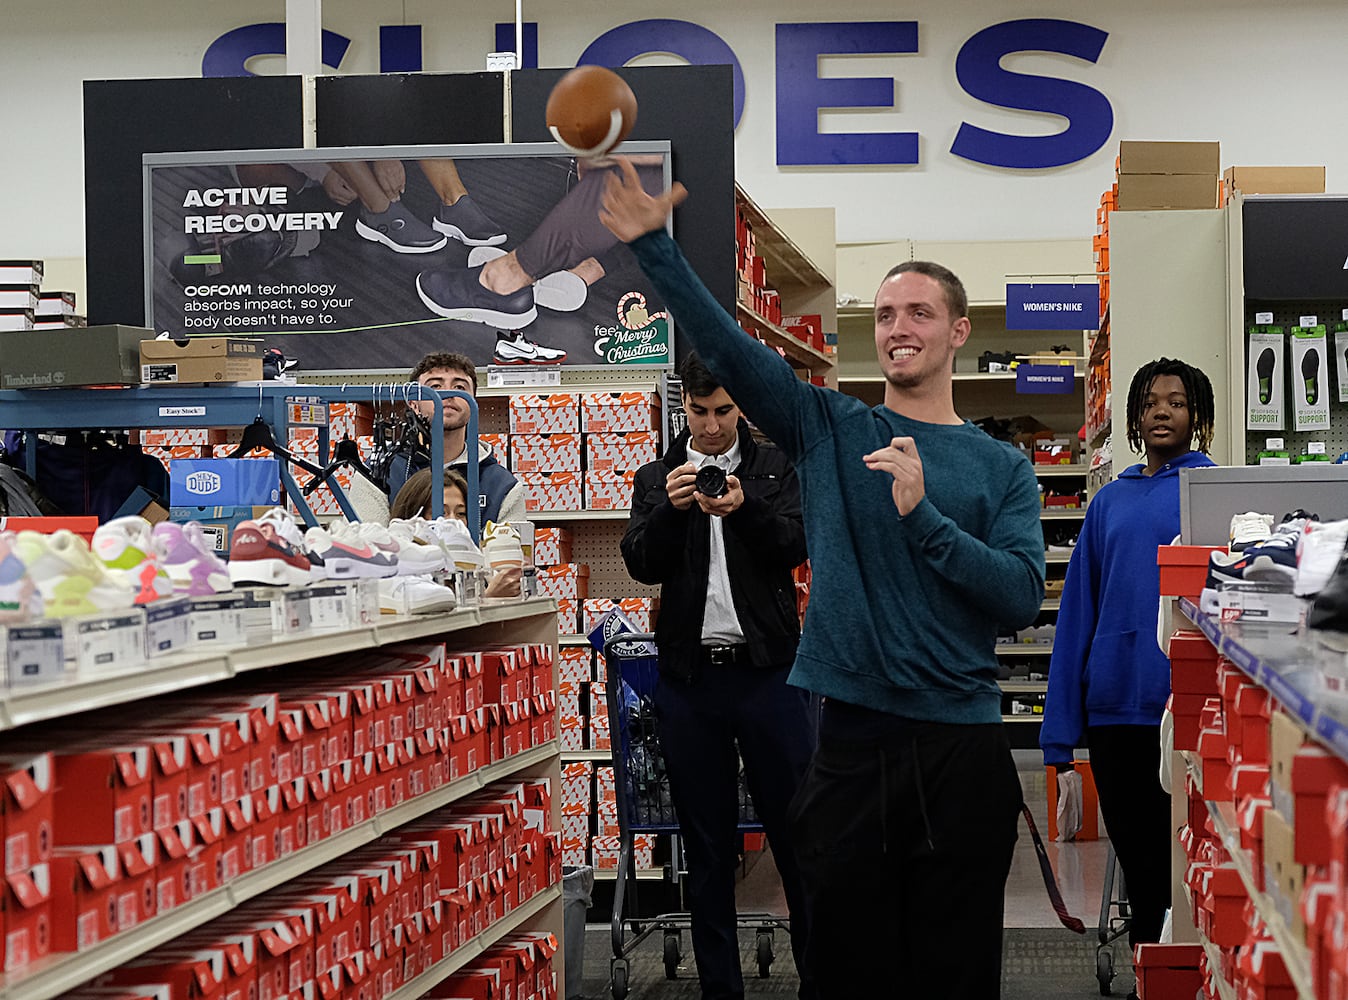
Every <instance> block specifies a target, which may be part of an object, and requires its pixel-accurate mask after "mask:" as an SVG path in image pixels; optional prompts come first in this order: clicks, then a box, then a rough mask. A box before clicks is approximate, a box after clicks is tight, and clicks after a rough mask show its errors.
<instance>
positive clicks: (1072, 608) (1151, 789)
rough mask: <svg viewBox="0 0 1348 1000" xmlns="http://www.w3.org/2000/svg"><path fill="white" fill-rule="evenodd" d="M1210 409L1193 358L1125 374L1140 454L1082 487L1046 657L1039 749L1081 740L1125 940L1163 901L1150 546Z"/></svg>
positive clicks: (1194, 458)
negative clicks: (1124, 896) (1077, 527)
mask: <svg viewBox="0 0 1348 1000" xmlns="http://www.w3.org/2000/svg"><path fill="white" fill-rule="evenodd" d="M1214 412H1215V404H1214V402H1213V394H1212V383H1211V382H1210V381H1209V380H1208V377H1207V376H1206V375H1205V374H1203V372H1202V371H1200V370H1199V369H1197V368H1194V367H1193V366H1192V365H1187V364H1185V363H1184V362H1183V361H1175V360H1172V359H1169V358H1161V359H1160V360H1158V361H1153V362H1151V363H1150V364H1147V365H1143V366H1142V367H1141V368H1140V369H1138V371H1137V373H1136V374H1134V376H1133V380H1132V383H1131V384H1130V386H1129V388H1128V410H1127V414H1128V415H1127V422H1128V443H1129V444H1130V445H1132V447H1133V450H1134V451H1139V452H1143V453H1144V455H1145V461H1143V462H1141V463H1139V464H1137V465H1132V466H1129V467H1128V468H1127V469H1125V470H1124V471H1123V472H1121V473H1119V477H1118V478H1117V479H1116V480H1114V481H1113V482H1112V483H1108V484H1106V485H1105V486H1104V487H1103V488H1102V489H1100V490H1099V491H1098V492H1097V493H1096V494H1095V496H1093V497H1092V498H1091V505H1090V507H1088V508H1087V510H1086V518H1085V520H1084V521H1083V522H1082V525H1081V533H1080V535H1079V536H1078V538H1077V544H1076V547H1075V548H1074V550H1073V552H1072V561H1071V563H1069V564H1068V567H1067V579H1066V581H1065V583H1064V586H1063V594H1062V606H1061V609H1060V610H1059V612H1058V628H1057V633H1056V634H1055V636H1054V639H1053V658H1052V659H1051V660H1050V661H1049V672H1048V696H1047V699H1046V704H1045V706H1044V724H1043V726H1042V727H1041V729H1040V733H1039V744H1040V746H1041V747H1042V748H1043V751H1044V763H1045V764H1047V765H1048V766H1050V767H1053V768H1054V769H1055V770H1057V771H1064V770H1070V769H1071V767H1072V752H1073V750H1074V749H1075V748H1076V747H1079V746H1088V747H1089V748H1090V752H1091V772H1092V774H1093V775H1094V778H1095V784H1096V789H1097V791H1098V792H1099V796H1100V810H1101V812H1102V813H1103V814H1104V817H1105V825H1106V826H1108V827H1109V839H1110V841H1111V842H1112V843H1113V845H1114V852H1115V854H1116V855H1117V856H1118V859H1119V864H1120V866H1121V867H1122V868H1123V875H1124V879H1125V880H1126V881H1127V883H1128V901H1129V904H1130V906H1131V907H1132V920H1131V922H1130V923H1129V929H1128V940H1129V943H1130V944H1134V945H1136V944H1139V943H1143V942H1149V941H1157V940H1159V939H1160V933H1161V924H1162V921H1163V920H1164V917H1165V911H1166V908H1167V907H1168V906H1169V905H1170V841H1171V839H1172V838H1173V833H1172V830H1171V824H1170V796H1169V795H1167V794H1166V792H1165V790H1164V789H1163V788H1162V787H1161V782H1160V779H1159V777H1158V771H1157V768H1158V765H1159V764H1160V754H1161V751H1160V733H1161V713H1162V712H1163V711H1164V710H1165V703H1166V699H1167V698H1168V697H1169V696H1170V662H1169V660H1167V659H1166V656H1165V654H1164V653H1163V652H1161V649H1160V647H1159V646H1158V645H1157V644H1156V638H1155V633H1156V607H1157V601H1158V600H1159V599H1160V582H1159V577H1158V576H1157V573H1156V547H1157V546H1158V545H1167V544H1169V543H1170V542H1171V541H1172V540H1173V539H1174V538H1175V536H1176V535H1177V534H1179V530H1180V512H1179V500H1180V491H1179V480H1180V470H1181V469H1192V468H1201V467H1203V466H1208V465H1212V464H1213V462H1212V459H1210V458H1208V456H1207V455H1206V454H1205V453H1206V452H1207V450H1208V447H1209V446H1210V445H1211V443H1212V429H1213V415H1214ZM1195 445H1197V450H1194V446H1195Z"/></svg>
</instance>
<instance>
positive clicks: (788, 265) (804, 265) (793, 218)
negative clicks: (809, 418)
mask: <svg viewBox="0 0 1348 1000" xmlns="http://www.w3.org/2000/svg"><path fill="white" fill-rule="evenodd" d="M735 211H736V214H737V216H738V218H740V219H741V220H743V221H744V222H745V223H746V224H747V226H748V229H749V232H750V234H751V235H752V239H753V244H754V246H753V254H754V255H755V256H757V257H761V258H762V272H763V274H762V279H761V281H760V285H761V287H762V288H767V289H769V290H771V291H775V292H776V293H777V294H778V296H779V297H780V303H781V314H782V315H783V316H801V315H810V314H817V315H818V316H819V317H820V320H821V323H822V326H823V329H824V331H826V332H827V333H833V332H834V331H836V330H837V328H838V327H837V300H836V298H835V295H834V290H833V284H834V282H833V277H832V271H833V268H834V255H835V248H836V233H835V229H834V224H833V210H832V209H783V210H780V211H778V210H774V211H772V212H766V211H764V210H763V209H761V208H759V207H758V205H757V204H756V203H755V202H754V200H753V198H751V197H750V196H749V194H748V192H746V191H745V190H744V188H742V187H741V186H740V185H739V184H736V185H735ZM788 229H790V230H791V232H790V233H788V231H787V230H788ZM748 271H749V272H750V273H748V274H747V276H746V273H745V271H741V273H740V281H739V283H738V287H739V296H738V299H737V301H736V303H735V318H736V319H737V320H739V322H740V325H741V326H743V327H744V328H745V329H746V330H749V331H752V332H753V333H754V334H755V335H757V336H758V338H759V339H760V340H762V341H763V342H764V343H766V344H767V345H768V346H769V347H773V348H776V349H778V350H780V351H781V352H782V354H783V355H784V356H785V357H786V360H787V361H788V362H790V363H791V366H792V367H793V368H795V369H797V371H798V372H799V373H800V374H801V375H803V376H805V377H814V378H816V379H822V380H823V381H824V383H826V384H828V385H834V384H836V379H835V376H834V367H835V362H836V357H837V353H836V348H833V347H832V345H828V346H825V347H824V348H823V349H822V350H821V349H820V347H819V346H818V345H811V344H810V343H807V342H806V341H803V340H800V339H798V338H797V337H795V336H794V335H793V334H792V333H791V332H789V331H788V330H786V329H785V328H784V327H783V326H782V324H781V323H780V322H776V321H774V319H772V318H769V317H768V316H765V315H763V311H762V310H761V309H757V308H755V306H754V302H753V299H752V295H753V293H754V291H755V289H754V287H753V280H752V279H753V274H752V265H750V267H749V268H748Z"/></svg>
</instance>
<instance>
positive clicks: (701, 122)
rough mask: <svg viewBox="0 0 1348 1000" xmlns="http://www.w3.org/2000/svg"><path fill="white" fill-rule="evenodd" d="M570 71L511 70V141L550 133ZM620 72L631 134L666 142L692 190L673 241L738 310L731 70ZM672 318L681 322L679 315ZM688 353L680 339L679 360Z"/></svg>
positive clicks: (678, 176)
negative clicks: (628, 96) (547, 112)
mask: <svg viewBox="0 0 1348 1000" xmlns="http://www.w3.org/2000/svg"><path fill="white" fill-rule="evenodd" d="M565 72H566V71H565V70H559V69H558V70H554V69H539V70H520V71H518V72H515V73H512V74H511V81H510V96H511V111H512V114H511V124H512V127H513V134H512V139H513V141H515V142H545V141H547V140H548V139H550V138H551V136H550V135H549V133H548V129H547V123H546V122H545V121H544V113H543V112H544V109H545V108H546V106H547V103H548V94H549V93H551V91H552V87H553V85H554V84H555V83H556V82H557V81H558V80H559V79H560V78H561V77H562V74H563V73H565ZM615 72H617V73H618V74H619V75H620V76H622V78H623V79H624V80H626V81H627V83H628V85H629V86H630V87H631V88H632V92H633V93H634V94H636V98H637V108H638V111H637V123H636V127H635V128H634V129H633V130H632V135H631V137H630V138H632V139H668V140H669V142H670V149H671V154H672V157H673V172H674V179H675V180H677V181H682V182H683V185H684V186H685V187H686V188H688V191H689V197H688V200H687V201H685V202H684V204H683V205H682V206H681V207H680V208H678V209H676V210H675V212H674V238H675V239H676V240H678V242H679V246H680V247H681V248H682V249H683V252H684V255H685V256H686V257H687V258H688V261H689V263H690V264H692V266H693V269H694V270H695V271H697V273H698V275H699V276H700V277H701V278H702V280H703V282H705V283H706V285H707V288H708V289H709V290H710V291H711V293H712V295H713V296H715V297H716V300H717V301H718V302H720V303H721V305H722V306H724V307H725V308H726V309H727V310H729V311H730V312H731V313H732V314H733V313H734V310H735V233H734V225H735V122H734V110H735V102H734V87H733V80H732V76H731V71H730V67H729V66H628V67H622V68H619V69H617V70H615ZM620 148H621V147H620ZM674 319H675V323H676V325H677V322H678V317H677V316H676V317H674ZM676 328H677V327H676ZM686 350H687V346H686V344H684V343H683V342H681V341H680V340H678V338H677V337H676V339H675V351H676V353H677V354H678V356H679V357H680V358H682V356H683V354H684V352H685V351H686Z"/></svg>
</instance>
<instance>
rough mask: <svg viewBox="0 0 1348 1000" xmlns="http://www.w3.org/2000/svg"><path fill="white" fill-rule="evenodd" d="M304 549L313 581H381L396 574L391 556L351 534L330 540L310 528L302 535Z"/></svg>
mask: <svg viewBox="0 0 1348 1000" xmlns="http://www.w3.org/2000/svg"><path fill="white" fill-rule="evenodd" d="M304 550H305V552H306V553H307V554H308V556H309V562H310V563H311V564H312V565H313V571H314V576H315V577H317V578H322V579H327V580H350V579H353V578H355V577H376V578H383V577H389V576H393V575H395V574H396V573H397V572H398V563H397V561H396V560H395V559H394V558H393V557H392V556H390V555H388V554H387V553H385V552H381V551H379V550H378V549H376V548H375V547H374V546H373V545H371V544H370V543H369V542H367V541H365V540H364V539H363V538H360V537H358V536H356V535H355V534H352V533H349V534H348V535H347V536H346V537H345V538H334V537H333V536H332V535H331V534H329V533H328V532H327V531H326V530H324V529H323V528H319V527H313V528H310V529H309V530H308V531H306V532H305V533H304Z"/></svg>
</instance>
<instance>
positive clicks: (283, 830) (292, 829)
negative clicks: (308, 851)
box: [277, 778, 309, 858]
mask: <svg viewBox="0 0 1348 1000" xmlns="http://www.w3.org/2000/svg"><path fill="white" fill-rule="evenodd" d="M280 789H281V812H280V813H279V814H277V833H278V834H279V838H280V844H281V854H280V856H281V857H283V858H285V857H289V856H290V855H292V854H294V853H295V852H296V851H298V850H299V849H300V848H301V847H304V846H305V845H306V844H307V843H308V842H309V824H308V821H307V817H306V810H307V806H308V801H309V797H308V791H309V786H308V784H307V783H306V782H305V780H304V779H303V778H296V779H294V780H293V781H288V782H285V783H284V784H282V785H281V786H280Z"/></svg>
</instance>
